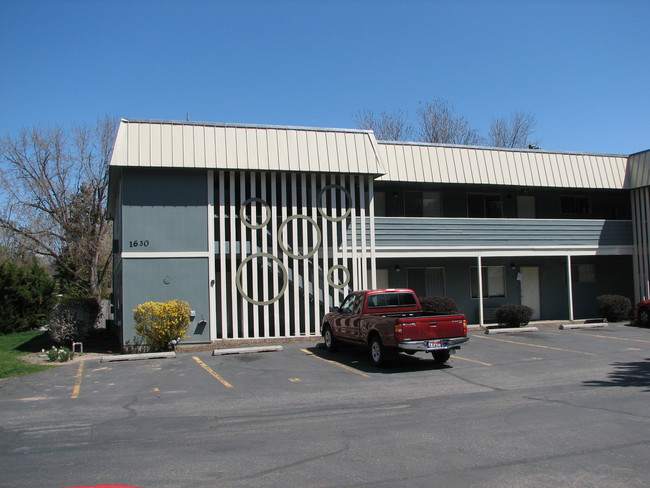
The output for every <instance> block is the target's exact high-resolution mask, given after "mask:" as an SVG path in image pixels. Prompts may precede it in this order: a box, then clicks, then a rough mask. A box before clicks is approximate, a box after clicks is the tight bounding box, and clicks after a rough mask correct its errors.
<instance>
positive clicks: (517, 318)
mask: <svg viewBox="0 0 650 488" xmlns="http://www.w3.org/2000/svg"><path fill="white" fill-rule="evenodd" d="M532 316H533V309H532V308H530V307H529V306H527V305H517V304H515V303H507V304H505V305H501V306H500V307H499V308H497V309H496V311H495V313H494V317H495V319H496V321H497V322H498V324H499V325H503V326H506V327H521V326H522V325H526V324H528V322H529V321H530V318H531V317H532Z"/></svg>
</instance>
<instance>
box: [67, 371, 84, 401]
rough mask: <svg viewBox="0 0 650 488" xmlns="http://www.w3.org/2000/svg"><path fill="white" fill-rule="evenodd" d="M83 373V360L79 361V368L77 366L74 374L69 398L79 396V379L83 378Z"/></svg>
mask: <svg viewBox="0 0 650 488" xmlns="http://www.w3.org/2000/svg"><path fill="white" fill-rule="evenodd" d="M83 373H84V361H81V362H80V363H79V368H77V374H76V376H75V383H74V388H73V389H72V395H70V398H71V399H73V400H74V399H76V398H79V392H80V391H81V379H82V378H83Z"/></svg>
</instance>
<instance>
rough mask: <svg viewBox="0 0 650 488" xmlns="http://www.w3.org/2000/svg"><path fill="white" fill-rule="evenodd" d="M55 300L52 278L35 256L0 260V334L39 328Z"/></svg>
mask: <svg viewBox="0 0 650 488" xmlns="http://www.w3.org/2000/svg"><path fill="white" fill-rule="evenodd" d="M55 303H56V297H55V296H54V281H53V280H52V278H51V277H50V275H49V273H48V272H47V270H46V269H45V268H44V267H42V266H40V265H39V264H38V263H37V262H36V259H32V260H31V262H30V263H29V264H25V265H18V264H15V263H13V262H11V261H4V262H2V263H0V334H9V333H11V332H21V331H24V330H29V329H34V328H38V327H42V326H43V325H45V323H46V321H47V319H48V316H49V314H50V311H51V310H52V308H53V307H54V304H55Z"/></svg>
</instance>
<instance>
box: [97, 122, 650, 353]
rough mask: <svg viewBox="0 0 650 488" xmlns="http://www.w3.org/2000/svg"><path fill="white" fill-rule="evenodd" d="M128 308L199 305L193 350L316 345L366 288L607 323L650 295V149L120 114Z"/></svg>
mask: <svg viewBox="0 0 650 488" xmlns="http://www.w3.org/2000/svg"><path fill="white" fill-rule="evenodd" d="M110 177H111V184H110V202H109V205H110V210H111V215H112V217H113V219H114V311H115V320H116V324H117V325H118V327H119V328H120V330H121V335H122V340H123V341H124V342H125V343H130V342H132V341H133V338H134V335H135V334H134V321H133V312H132V311H133V309H134V308H135V307H136V306H137V305H138V304H140V303H143V302H145V301H150V300H153V301H163V300H168V299H174V298H178V299H183V300H187V301H188V302H189V303H190V304H191V306H192V309H193V312H194V313H193V321H192V325H191V327H190V330H189V334H190V337H189V338H188V339H186V342H210V341H214V340H218V339H236V338H271V337H296V336H313V335H317V334H318V333H319V324H320V320H321V317H322V315H323V314H324V313H325V312H326V311H328V310H329V309H330V308H331V307H333V306H334V305H337V304H339V303H340V301H341V300H342V298H343V297H344V295H345V294H346V293H347V292H348V291H350V290H352V289H366V288H388V287H409V288H413V289H414V290H416V292H417V293H418V294H419V295H420V296H433V295H444V296H449V297H451V298H453V299H454V300H455V301H456V302H457V303H458V304H459V307H460V309H461V311H462V312H464V313H465V314H466V315H467V316H468V319H469V320H470V322H473V323H481V324H483V323H489V322H490V321H492V320H493V313H494V310H495V309H496V308H497V307H499V306H500V305H502V304H505V303H521V304H526V305H529V306H531V307H532V308H533V310H534V312H535V315H534V319H540V320H555V319H562V320H574V319H584V318H590V317H595V316H596V315H597V311H596V297H598V296H599V295H603V294H620V295H624V296H627V297H629V298H630V299H631V300H633V301H634V300H638V299H640V298H642V297H647V296H650V292H649V290H648V283H649V280H650V258H649V256H648V249H649V239H650V231H649V227H648V213H649V211H650V204H649V201H650V200H649V193H648V187H650V152H643V153H638V154H634V155H631V156H626V155H599V154H576V153H565V152H549V151H545V150H539V149H535V150H520V149H499V148H489V147H463V146H449V145H432V144H422V143H401V142H384V141H377V140H375V137H374V135H373V133H372V132H371V131H361V130H341V129H322V128H305V127H271V126H252V125H234V124H211V123H197V122H174V121H155V120H122V121H121V124H120V127H119V130H118V134H117V138H116V142H115V148H114V152H113V157H112V160H111V166H110Z"/></svg>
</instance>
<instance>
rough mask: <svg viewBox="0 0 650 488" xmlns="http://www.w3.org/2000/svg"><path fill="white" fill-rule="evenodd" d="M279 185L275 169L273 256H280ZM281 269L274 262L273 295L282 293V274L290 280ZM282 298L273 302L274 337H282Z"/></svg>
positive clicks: (272, 194)
mask: <svg viewBox="0 0 650 488" xmlns="http://www.w3.org/2000/svg"><path fill="white" fill-rule="evenodd" d="M277 185H278V178H277V172H276V171H274V172H272V173H271V202H270V209H271V210H270V211H271V220H270V222H271V227H270V229H269V233H270V234H271V235H270V240H271V255H273V256H279V254H278V239H277V234H276V232H277V228H278V225H279V224H278V208H279V207H280V206H279V205H278V190H277ZM280 271H281V269H280V266H278V265H277V263H275V262H274V263H273V267H272V268H271V276H272V278H273V288H272V290H273V291H272V293H273V296H274V297H275V296H277V295H278V293H280V289H281V287H280V276H282V279H283V280H288V279H289V274H288V273H284V274H282V275H280V276H279V273H280ZM280 300H281V299H279V300H277V301H276V302H275V303H274V304H273V336H274V337H281V336H282V334H281V333H280V330H281V327H282V320H281V318H282V314H281V313H280V304H281V303H282V302H281V301H280Z"/></svg>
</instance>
